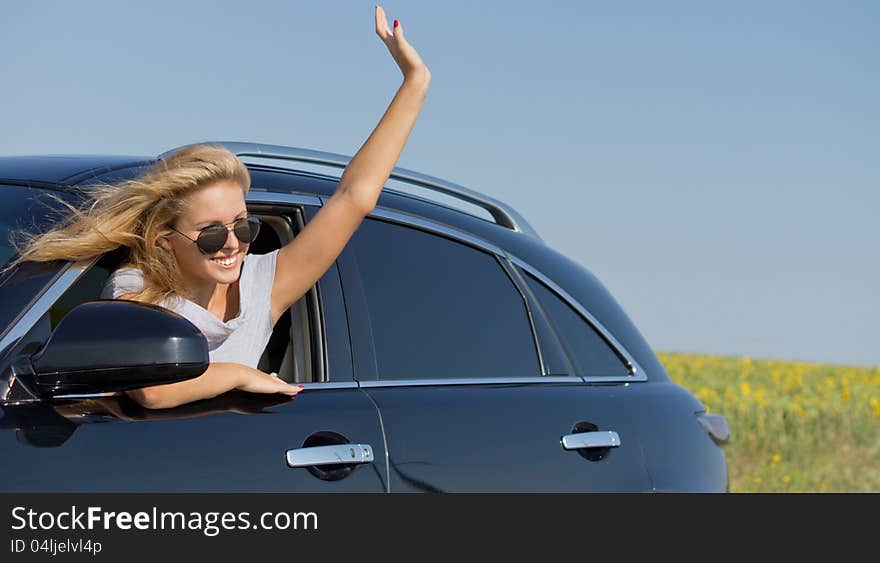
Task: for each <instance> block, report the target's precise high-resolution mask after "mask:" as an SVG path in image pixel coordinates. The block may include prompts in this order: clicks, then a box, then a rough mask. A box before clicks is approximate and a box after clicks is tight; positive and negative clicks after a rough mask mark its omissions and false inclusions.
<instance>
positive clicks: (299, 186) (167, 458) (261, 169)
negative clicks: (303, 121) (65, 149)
mask: <svg viewBox="0 0 880 563" xmlns="http://www.w3.org/2000/svg"><path fill="white" fill-rule="evenodd" d="M221 144H224V145H225V146H227V147H228V148H230V149H231V150H232V151H233V152H235V153H236V154H237V155H239V157H240V158H241V159H242V160H243V161H244V162H245V163H246V164H247V165H248V168H249V170H250V173H251V176H252V188H251V190H250V193H249V194H248V197H247V200H248V206H249V211H250V213H252V214H255V215H257V216H259V217H260V219H261V220H262V222H263V229H261V231H260V235H259V238H258V239H257V240H256V241H254V243H253V244H251V246H250V250H249V252H251V253H257V254H261V253H265V252H269V251H271V250H273V249H275V248H278V247H279V246H280V245H283V244H285V243H286V242H288V241H290V240H291V239H292V238H293V237H295V236H296V235H297V232H298V231H299V230H300V229H302V228H303V226H304V225H305V224H306V223H308V222H309V221H310V220H311V219H312V218H313V217H314V215H315V213H316V212H317V210H318V209H320V207H321V205H322V204H323V203H324V202H325V201H326V200H327V198H329V196H330V195H331V194H332V193H333V191H334V189H335V187H336V184H337V182H338V180H339V177H338V174H336V172H341V170H342V169H343V168H344V167H345V165H346V163H347V162H348V158H347V157H343V156H340V155H334V154H327V153H319V152H314V151H309V150H303V149H295V148H290V147H280V146H266V145H257V144H251V143H221ZM156 158H161V155H160V156H159V157H123V156H89V157H79V156H78V157H57V156H39V157H4V158H0V201H2V204H0V235H2V238H0V245H2V246H0V264H5V263H7V262H8V261H9V260H10V259H12V258H13V257H14V249H13V248H12V247H11V246H10V245H9V243H8V239H9V234H10V233H11V232H13V231H17V230H19V229H39V228H40V227H42V226H45V225H46V224H47V223H49V222H52V221H57V220H59V219H60V218H62V217H63V214H64V212H65V211H64V206H63V205H61V204H60V203H59V202H58V200H59V199H60V200H66V201H69V202H71V203H75V202H76V201H77V199H78V197H79V196H80V194H81V188H82V187H83V186H87V185H89V184H90V183H94V182H100V181H115V180H118V179H122V178H125V177H131V176H134V175H136V174H138V173H139V172H141V171H143V170H144V169H146V168H147V167H149V166H150V165H152V164H153V163H154V162H155V161H156ZM50 196H53V197H50ZM120 259H121V257H120V256H118V255H115V254H114V253H111V254H109V255H106V256H104V257H102V258H100V259H98V260H95V261H93V262H91V263H69V262H65V263H52V264H42V265H37V264H24V265H23V266H21V267H18V268H15V269H12V270H9V271H7V272H6V273H5V274H4V275H3V277H2V278H0V458H2V459H3V464H2V465H0V491H3V492H23V491H29V492H50V491H51V492H144V491H155V492H178V491H181V492H184V491H185V492H208V491H211V492H226V491H228V492H238V491H266V492H269V491H278V492H285V491H289V492H470V491H480V492H484V491H514V492H538V491H541V492H545V491H546V492H563V491H565V492H591V491H597V492H617V491H646V492H651V491H700V492H725V491H727V490H728V476H727V463H726V459H725V455H724V452H723V450H722V448H721V445H722V444H723V443H724V442H725V441H726V440H727V433H728V432H727V423H726V421H725V419H724V417H723V416H720V415H717V414H707V413H706V412H705V406H704V405H702V404H701V403H700V402H699V401H698V400H697V399H696V398H695V397H694V396H693V395H692V394H691V393H689V392H688V391H687V390H685V389H684V388H682V387H681V386H679V385H677V384H675V383H673V382H672V381H670V379H669V377H668V375H667V374H666V372H665V371H664V369H663V366H662V365H661V364H660V362H659V361H658V360H657V357H656V356H655V355H654V353H653V352H652V350H651V348H650V346H649V345H648V343H647V342H646V341H645V340H644V338H642V336H641V335H640V334H639V331H638V330H637V329H636V327H635V326H634V325H633V323H632V322H631V321H630V320H629V318H628V317H627V316H626V314H625V313H624V312H623V310H622V309H621V308H620V306H619V305H618V304H617V303H616V301H615V300H614V298H613V297H612V295H611V294H610V293H609V292H608V290H607V289H606V288H605V287H604V286H603V285H602V284H601V283H600V282H599V280H598V279H596V277H595V276H593V275H592V274H591V273H590V272H589V271H587V270H586V269H584V268H583V267H582V266H580V265H579V264H577V263H576V262H574V261H572V260H570V259H568V258H566V257H565V256H563V255H561V254H560V253H558V252H556V251H555V250H553V249H552V248H550V247H548V246H547V245H546V244H545V243H544V242H543V241H542V240H541V238H540V236H539V235H538V234H537V233H536V232H535V230H534V229H533V228H532V227H531V226H530V225H529V224H528V223H527V222H526V221H525V219H523V217H522V216H520V215H519V214H518V213H517V212H516V211H515V210H513V209H512V208H510V207H509V206H508V205H506V204H504V203H502V202H499V201H497V200H494V199H492V198H490V197H488V196H485V195H483V194H480V193H478V192H475V191H473V190H469V189H467V188H464V187H462V186H459V185H456V184H452V183H449V182H446V181H443V180H440V179H438V178H433V177H429V176H425V175H423V174H418V173H415V172H412V171H408V170H403V169H399V168H398V169H395V171H394V173H393V174H392V176H391V178H390V180H389V182H388V184H387V185H386V188H385V190H384V191H383V193H382V196H381V197H380V199H379V203H378V205H377V207H376V209H375V210H374V212H373V213H371V214H370V216H369V217H368V218H367V219H366V220H365V221H364V223H363V224H362V225H361V227H360V228H359V229H358V231H357V232H356V233H355V235H354V237H353V238H352V239H351V241H350V242H349V244H348V246H347V247H346V248H345V250H344V251H343V252H342V254H341V255H340V257H339V259H338V260H337V261H336V263H335V264H334V265H333V266H332V267H331V268H330V270H329V271H327V272H326V274H325V275H324V276H323V277H322V278H321V279H320V281H319V282H318V283H317V284H316V285H315V286H314V287H313V288H312V289H311V290H310V291H309V292H308V293H307V294H306V295H305V296H304V297H303V298H302V299H301V300H300V301H299V302H298V303H296V304H295V305H294V306H293V307H292V308H291V309H290V310H289V311H287V312H286V313H285V314H284V315H283V317H282V318H281V320H279V322H278V323H277V324H276V325H275V329H274V333H273V336H272V338H271V340H270V342H269V344H268V346H267V347H266V349H265V351H264V352H263V356H262V359H261V361H260V366H259V367H260V369H263V370H264V371H267V372H275V373H277V374H278V375H279V377H281V378H282V379H285V380H287V381H291V382H299V383H302V384H303V385H304V386H305V390H304V391H303V392H301V393H300V394H299V395H297V396H296V397H295V398H289V397H286V396H281V395H269V396H267V395H258V394H249V393H245V392H237V391H236V392H229V393H225V394H223V395H220V396H218V397H215V398H213V399H207V400H201V401H197V402H193V403H189V404H185V405H181V406H179V407H175V408H171V409H162V410H149V409H144V408H142V407H141V406H140V405H138V404H137V403H135V402H133V401H132V400H130V399H129V398H128V397H127V396H126V395H125V394H123V393H121V391H122V390H125V389H132V388H135V387H138V386H145V385H153V384H157V383H163V382H172V381H179V380H181V379H186V378H189V377H196V376H198V375H199V374H200V373H201V372H202V371H204V369H206V367H207V362H208V356H207V348H206V346H205V341H204V336H202V335H201V333H199V332H198V330H197V329H195V327H193V325H191V324H190V323H189V322H188V321H186V320H185V319H183V318H182V317H178V316H176V315H174V314H173V313H170V312H167V311H165V310H163V309H160V308H158V307H153V306H149V305H142V304H135V303H132V302H115V301H108V300H102V299H100V295H101V289H102V287H103V286H104V283H105V282H106V280H107V278H108V276H109V275H110V273H111V272H112V271H113V270H114V269H115V268H116V267H117V266H118V265H119V261H120Z"/></svg>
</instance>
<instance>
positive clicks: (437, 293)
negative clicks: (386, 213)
mask: <svg viewBox="0 0 880 563" xmlns="http://www.w3.org/2000/svg"><path fill="white" fill-rule="evenodd" d="M350 244H351V245H352V248H353V249H354V252H355V256H356V259H357V265H358V270H359V272H360V281H361V284H362V287H363V295H364V300H365V302H366V306H367V309H368V311H369V312H368V315H369V322H370V329H371V332H372V338H373V347H374V352H375V357H376V364H377V365H376V367H377V370H378V377H379V379H380V380H382V379H419V378H475V377H518V376H539V375H541V372H540V368H539V365H538V358H537V351H536V348H535V340H534V335H533V334H532V330H531V325H530V323H529V320H528V315H527V312H526V307H525V303H524V302H523V299H522V296H521V295H520V293H519V291H517V289H516V287H515V286H514V285H513V282H512V281H511V280H510V278H509V277H508V276H507V274H506V273H505V272H504V270H503V269H502V268H501V266H500V264H499V263H498V261H497V260H496V259H495V257H494V256H493V255H491V254H488V253H485V252H483V251H480V250H477V249H475V248H472V247H470V246H467V245H464V244H460V243H458V242H455V241H452V240H449V239H447V238H444V237H441V236H437V235H434V234H431V233H427V232H424V231H420V230H417V229H412V228H409V227H404V226H401V225H396V224H393V223H388V222H383V221H378V220H373V219H367V220H366V221H364V223H363V224H362V225H361V227H360V228H359V229H358V231H357V233H356V234H355V236H354V237H353V238H352V240H351V243H350ZM346 299H348V296H346Z"/></svg>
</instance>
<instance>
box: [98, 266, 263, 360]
mask: <svg viewBox="0 0 880 563" xmlns="http://www.w3.org/2000/svg"><path fill="white" fill-rule="evenodd" d="M277 255H278V251H277V250H275V251H274V252H270V253H269V254H248V255H246V256H245V259H244V264H243V265H242V268H241V277H240V278H239V282H238V283H239V295H240V296H241V303H240V306H239V312H238V316H237V317H235V318H233V319H229V320H228V321H227V322H223V321H222V320H220V319H219V318H217V317H216V316H215V315H214V314H213V313H211V312H210V311H208V310H207V309H205V308H203V307H202V306H200V305H197V304H196V303H194V302H192V301H190V300H189V299H184V298H182V297H175V298H171V299H166V300H165V301H164V302H162V303H161V305H162V306H163V307H165V308H166V309H171V310H172V311H174V312H176V313H178V314H180V315H182V316H184V317H186V319H187V320H189V321H190V322H191V323H193V324H194V325H196V327H198V329H199V330H201V331H202V333H203V334H204V335H205V338H207V340H208V353H209V356H210V359H211V362H234V363H237V364H243V365H246V366H249V367H252V368H256V367H257V364H258V363H259V361H260V357H261V356H262V355H263V349H264V348H265V347H266V344H267V343H268V342H269V337H270V336H271V335H272V312H271V296H272V283H273V282H274V281H275V259H276V257H277ZM143 286H144V276H143V274H142V273H141V271H140V270H138V269H136V268H120V269H118V270H116V271H115V272H113V274H112V275H111V276H110V279H108V280H107V283H106V284H105V285H104V289H103V291H102V292H101V298H102V299H116V298H117V297H119V296H120V295H125V294H126V293H132V292H135V291H140V290H141V289H142V288H143Z"/></svg>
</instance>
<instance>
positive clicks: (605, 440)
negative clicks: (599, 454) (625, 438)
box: [562, 430, 620, 450]
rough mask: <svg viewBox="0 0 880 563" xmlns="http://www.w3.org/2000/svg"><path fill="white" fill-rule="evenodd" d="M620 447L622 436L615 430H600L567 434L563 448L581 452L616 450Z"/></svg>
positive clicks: (563, 441)
mask: <svg viewBox="0 0 880 563" xmlns="http://www.w3.org/2000/svg"><path fill="white" fill-rule="evenodd" d="M619 445H620V436H618V435H617V432H614V431H613V430H600V431H595V432H579V433H577V434H566V435H565V436H563V437H562V447H563V448H565V449H566V450H580V449H584V448H616V447H618V446H619Z"/></svg>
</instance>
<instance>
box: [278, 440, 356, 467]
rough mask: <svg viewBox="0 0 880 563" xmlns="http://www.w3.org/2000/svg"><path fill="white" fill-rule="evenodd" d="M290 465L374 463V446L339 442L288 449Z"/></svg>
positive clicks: (287, 454)
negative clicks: (329, 444)
mask: <svg viewBox="0 0 880 563" xmlns="http://www.w3.org/2000/svg"><path fill="white" fill-rule="evenodd" d="M284 457H285V458H286V459H287V465H288V466H289V467H312V466H316V465H331V464H339V463H345V464H356V463H372V462H373V448H372V447H370V445H369V444H338V445H333V446H313V447H309V448H297V449H293V450H287V452H286V453H285V454H284Z"/></svg>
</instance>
